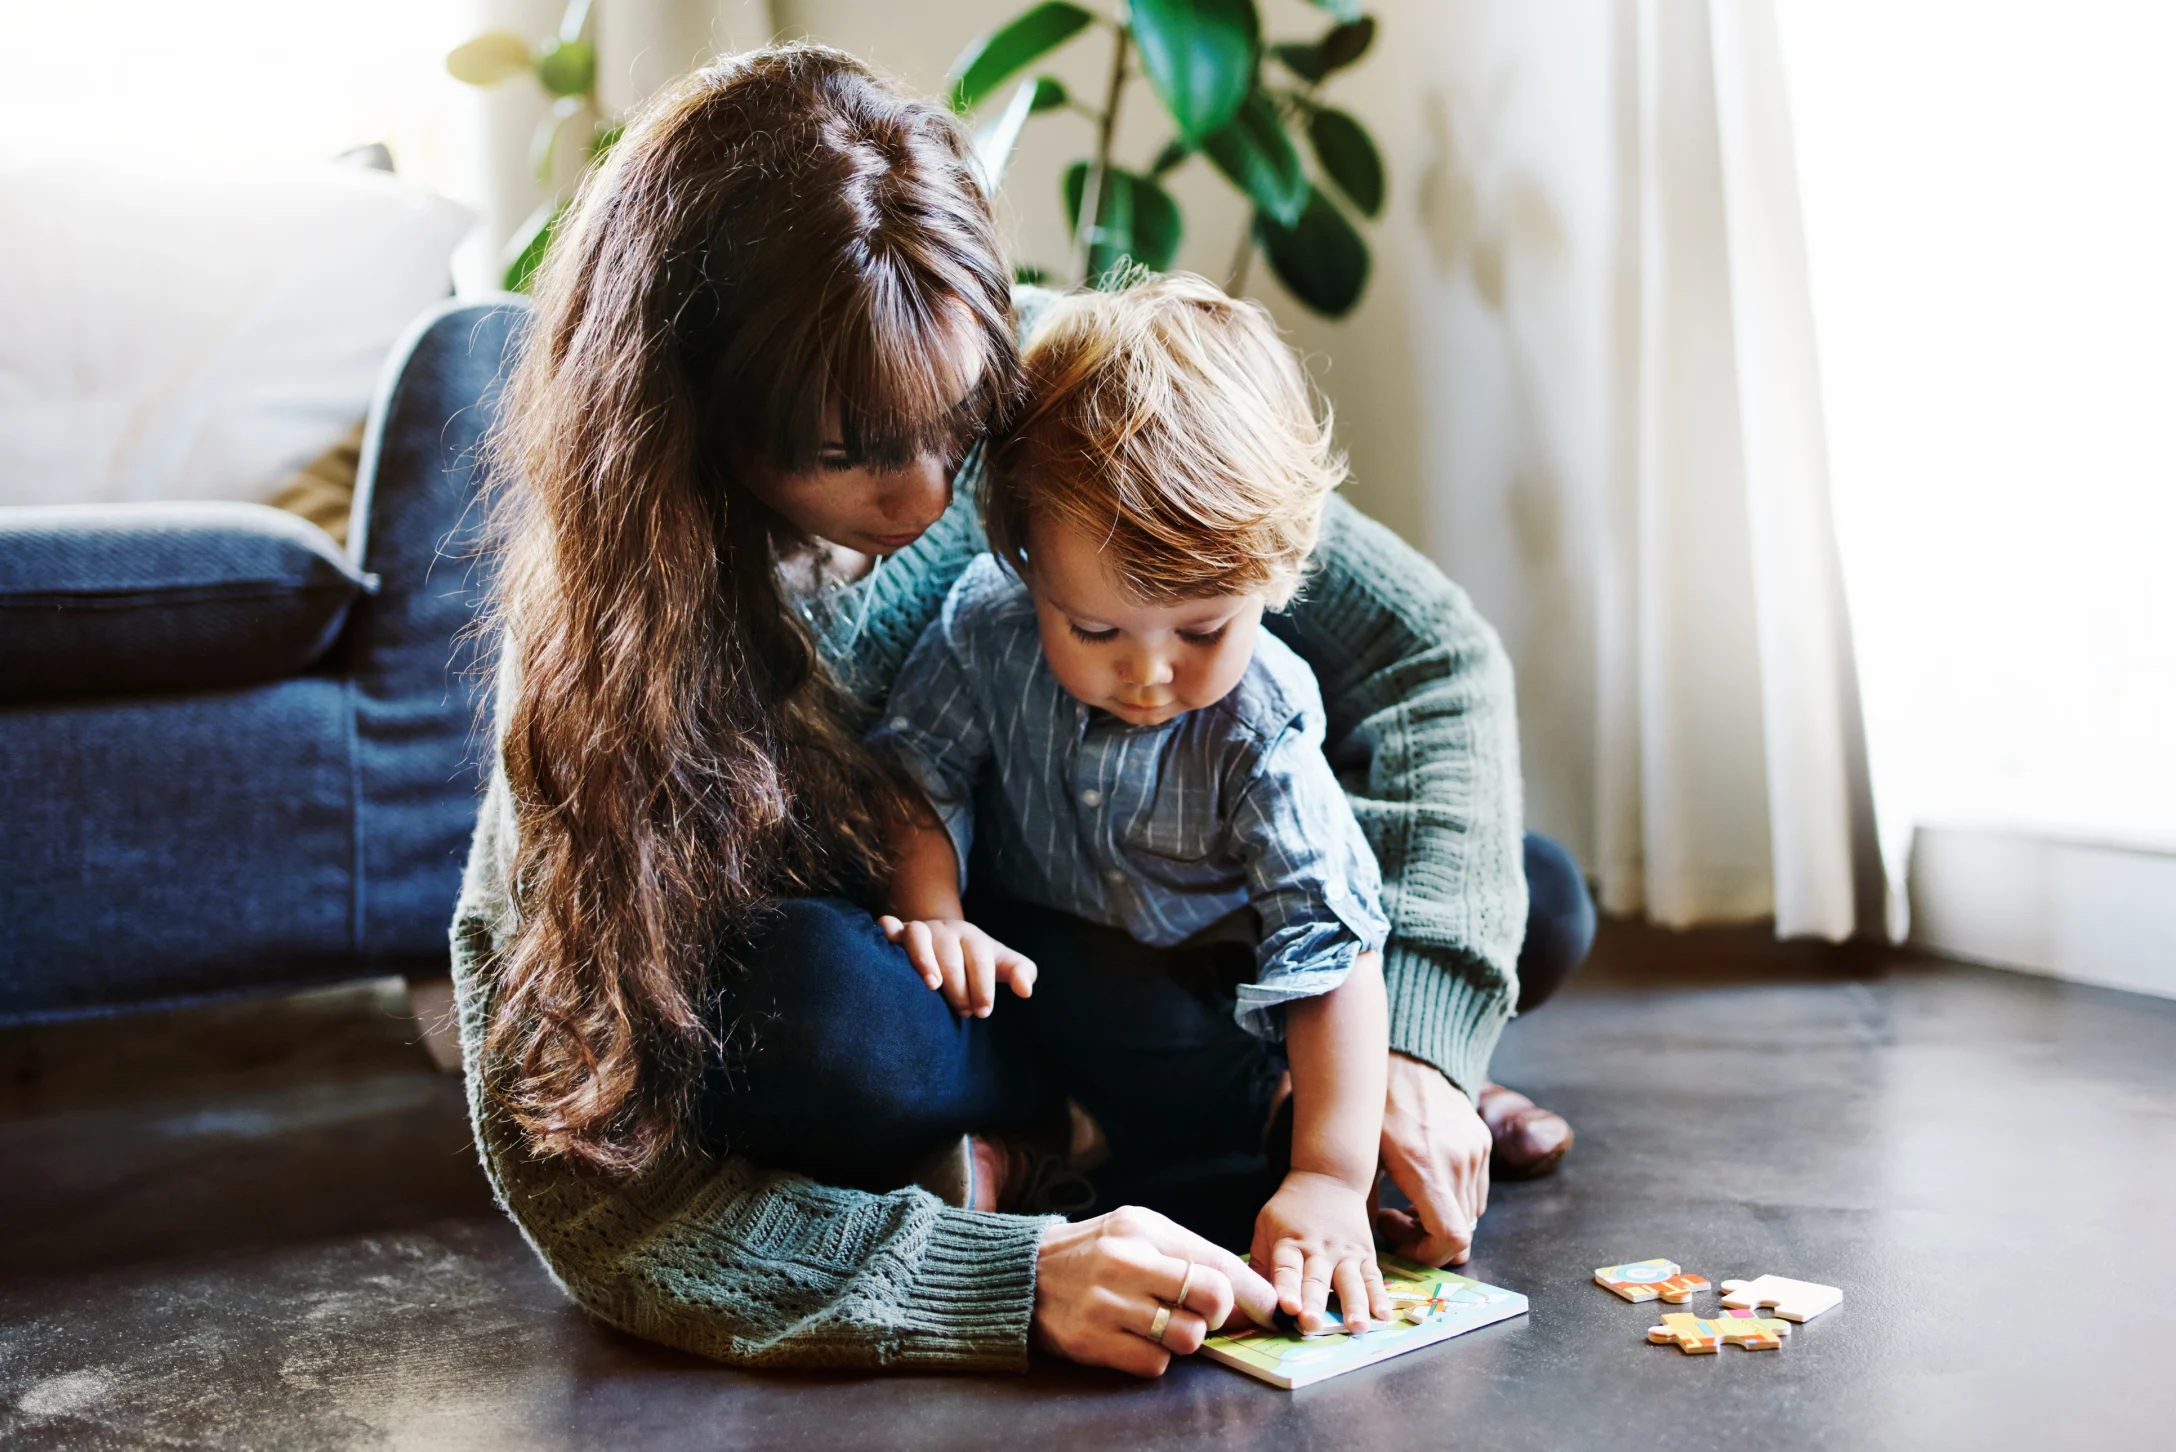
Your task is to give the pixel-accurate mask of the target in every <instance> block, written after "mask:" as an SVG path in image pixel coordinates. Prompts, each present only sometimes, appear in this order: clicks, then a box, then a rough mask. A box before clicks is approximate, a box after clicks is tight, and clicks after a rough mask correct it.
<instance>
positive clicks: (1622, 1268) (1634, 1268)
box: [1594, 1259, 1708, 1306]
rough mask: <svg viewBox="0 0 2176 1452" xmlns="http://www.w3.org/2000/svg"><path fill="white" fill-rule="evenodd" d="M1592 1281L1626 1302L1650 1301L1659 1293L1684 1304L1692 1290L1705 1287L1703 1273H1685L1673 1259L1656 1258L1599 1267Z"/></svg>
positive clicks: (1705, 1279) (1665, 1297) (1676, 1302)
mask: <svg viewBox="0 0 2176 1452" xmlns="http://www.w3.org/2000/svg"><path fill="white" fill-rule="evenodd" d="M1594 1283H1595V1284H1596V1285H1598V1286H1602V1287H1605V1288H1607V1289H1609V1290H1612V1291H1615V1292H1616V1293H1617V1294H1618V1295H1620V1296H1622V1297H1624V1298H1625V1299H1626V1300H1628V1301H1652V1300H1653V1299H1655V1297H1657V1296H1660V1297H1662V1299H1663V1300H1665V1301H1668V1302H1669V1303H1670V1304H1671V1305H1673V1306H1682V1305H1684V1304H1685V1301H1686V1298H1688V1297H1689V1296H1691V1295H1692V1293H1693V1292H1694V1291H1704V1290H1706V1289H1707V1288H1708V1278H1707V1277H1706V1276H1695V1275H1687V1274H1685V1273H1684V1272H1683V1271H1681V1270H1679V1269H1678V1264H1677V1262H1676V1261H1674V1260H1659V1259H1658V1260H1635V1261H1630V1262H1627V1263H1626V1264H1624V1265H1605V1266H1601V1267H1598V1268H1597V1269H1596V1270H1595V1272H1594Z"/></svg>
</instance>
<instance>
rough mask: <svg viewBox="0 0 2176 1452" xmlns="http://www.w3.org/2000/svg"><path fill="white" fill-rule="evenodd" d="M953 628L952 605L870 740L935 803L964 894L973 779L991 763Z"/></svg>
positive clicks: (919, 648) (904, 672) (918, 645)
mask: <svg viewBox="0 0 2176 1452" xmlns="http://www.w3.org/2000/svg"><path fill="white" fill-rule="evenodd" d="M951 623H952V611H951V609H950V607H949V603H948V606H947V608H946V609H945V610H944V611H943V612H942V613H940V614H939V615H938V617H937V618H936V619H935V620H933V621H931V622H930V624H929V628H928V629H926V630H924V631H923V632H922V638H921V639H920V640H918V641H916V642H915V645H914V649H913V651H912V652H911V653H909V654H908V656H907V661H906V664H905V665H903V666H901V667H900V670H899V678H898V682H897V684H895V685H894V686H893V687H892V694H891V699H890V700H888V701H887V702H885V705H884V713H883V715H882V716H880V717H879V718H878V719H877V724H876V725H875V726H874V727H872V728H871V729H870V731H869V734H868V736H867V737H866V740H867V742H868V746H869V749H870V750H871V751H873V752H875V753H876V754H877V755H878V756H879V757H882V758H885V759H887V760H890V761H893V762H896V763H897V764H898V765H899V766H900V767H901V768H902V769H903V770H904V771H905V772H906V773H907V775H909V776H910V777H912V778H913V779H914V781H915V783H916V784H917V785H919V786H920V787H921V789H922V792H923V795H925V796H927V797H928V798H929V804H930V806H931V807H932V808H934V809H935V811H936V813H937V818H938V820H939V821H941V822H942V823H944V830H945V833H946V835H947V836H949V837H951V839H952V850H953V852H954V853H955V854H956V855H957V856H958V858H959V872H960V891H962V892H965V891H966V890H967V853H968V849H969V848H971V847H972V846H973V845H974V840H975V820H974V800H975V781H976V779H977V778H978V777H979V776H980V775H981V774H982V772H983V770H984V768H985V767H986V766H987V765H988V764H989V760H990V732H989V727H988V725H987V724H986V723H985V722H984V721H983V719H982V713H981V711H980V710H979V709H978V708H977V705H976V702H975V698H974V694H973V689H972V686H971V684H970V675H969V672H968V667H967V663H966V662H965V661H963V660H962V659H961V658H960V654H959V651H958V649H957V647H956V645H955V642H954V640H953V638H952V631H951V629H950V626H951Z"/></svg>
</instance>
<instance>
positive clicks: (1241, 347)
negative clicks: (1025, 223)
mask: <svg viewBox="0 0 2176 1452" xmlns="http://www.w3.org/2000/svg"><path fill="white" fill-rule="evenodd" d="M1023 362H1024V363H1025V367H1026V386H1025V388H1024V390H1023V396H1022V401H1021V405H1020V407H1019V409H1018V410H1017V411H1016V413H1015V415H1014V422H1013V424H1012V426H1011V427H1010V428H1009V429H1008V430H1007V431H1006V433H1005V435H1004V437H1003V439H1002V440H1001V441H1000V442H998V443H997V444H996V445H995V446H994V447H993V449H992V450H991V453H990V458H989V463H988V467H987V469H986V470H985V473H984V477H983V486H982V488H983V494H982V506H983V517H984V524H985V526H986V528H987V529H988V530H989V535H990V546H991V548H992V549H993V550H994V551H995V552H996V553H997V556H998V558H999V559H1001V560H1004V561H1005V562H1006V563H1007V564H1009V565H1010V566H1011V567H1012V568H1013V570H1014V571H1015V572H1016V573H1018V574H1019V575H1020V576H1021V577H1022V578H1023V579H1026V578H1029V577H1030V574H1031V572H1032V564H1033V562H1032V561H1031V560H1030V559H1029V557H1028V548H1027V544H1028V525H1029V522H1030V521H1031V520H1033V519H1034V518H1035V517H1036V516H1038V515H1040V516H1043V517H1044V518H1046V519H1048V520H1050V521H1052V522H1055V523H1058V524H1062V525H1065V526H1068V527H1070V528H1073V529H1076V530H1078V531H1080V532H1081V533H1084V534H1087V535H1090V536H1092V537H1094V538H1096V539H1099V540H1101V541H1102V542H1103V548H1104V554H1105V558H1106V559H1108V560H1109V562H1110V564H1111V566H1112V568H1113V569H1114V570H1115V571H1116V572H1117V574H1118V576H1119V578H1120V579H1121V580H1123V581H1124V582H1125V584H1126V586H1127V587H1128V588H1129V589H1130V590H1132V591H1133V593H1135V594H1136V595H1137V596H1139V597H1140V598H1141V599H1143V600H1147V601H1154V602H1158V603H1162V602H1167V601H1173V600H1185V599H1195V598H1199V597H1202V596H1206V595H1243V594H1261V595H1264V596H1266V597H1267V599H1268V601H1269V604H1270V606H1271V608H1273V609H1274V608H1279V607H1282V606H1283V605H1285V604H1287V603H1288V602H1289V601H1290V600H1291V598H1292V596H1293V593H1294V592H1295V591H1297V590H1298V588H1299V584H1300V579H1301V575H1302V573H1303V572H1304V570H1305V567H1306V562H1307V556H1308V553H1309V551H1311V550H1312V549H1313V548H1314V546H1315V539H1316V536H1317V535H1318V534H1319V533H1320V532H1321V528H1322V510H1323V506H1324V504H1325V503H1327V501H1328V499H1329V495H1330V491H1331V490H1333V489H1335V488H1336V487H1337V486H1338V485H1339V484H1340V483H1342V482H1343V481H1344V478H1345V461H1344V458H1343V457H1342V456H1341V455H1339V454H1338V453H1337V452H1336V451H1335V450H1334V449H1333V448H1332V447H1331V443H1330V426H1329V417H1328V413H1329V411H1328V409H1327V407H1325V408H1324V410H1323V416H1322V417H1321V418H1320V419H1318V418H1317V417H1316V414H1315V409H1314V406H1313V400H1312V398H1311V396H1310V393H1309V390H1308V387H1307V380H1306V378H1305V376H1304V375H1303V374H1302V373H1301V371H1300V366H1299V361H1298V359H1296V358H1295V357H1294V356H1293V353H1292V350H1291V349H1290V348H1289V347H1287V346H1286V345H1285V343H1284V341H1283V340H1282V339H1280V338H1279V337H1278V336H1277V329H1276V325H1275V324H1274V323H1272V322H1271V321H1270V317H1269V313H1268V312H1267V311H1266V310H1265V309H1263V308H1262V307H1261V306H1260V305H1259V304H1257V303H1253V302H1247V301H1243V300H1238V299H1234V298H1231V297H1228V296H1226V295H1225V293H1224V292H1223V290H1222V289H1220V288H1218V287H1217V286H1216V285H1215V284H1213V283H1211V282H1208V281H1206V280H1205V279H1203V278H1200V277H1196V276H1194V275H1192V274H1190V273H1174V274H1172V275H1170V276H1165V277H1152V278H1149V279H1147V280H1144V281H1140V282H1137V283H1135V284H1134V285H1132V286H1130V287H1125V288H1122V289H1120V290H1118V291H1115V292H1086V293H1080V294H1077V295H1074V296H1071V297H1066V298H1061V299H1060V300H1058V301H1057V302H1056V303H1053V304H1052V305H1051V307H1050V310H1049V312H1048V313H1047V314H1046V315H1045V316H1044V317H1043V318H1042V319H1041V320H1040V321H1039V323H1038V324H1037V326H1036V329H1035V332H1034V334H1033V335H1032V336H1031V337H1030V338H1029V340H1028V344H1027V349H1026V355H1025V357H1024V359H1023Z"/></svg>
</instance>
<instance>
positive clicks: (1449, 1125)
mask: <svg viewBox="0 0 2176 1452" xmlns="http://www.w3.org/2000/svg"><path fill="white" fill-rule="evenodd" d="M1489 1146H1490V1139H1489V1132H1488V1126H1487V1125H1486V1124H1483V1123H1482V1122H1481V1116H1480V1114H1479V1112H1478V1111H1476V1110H1475V1109H1474V1107H1473V1101H1472V1100H1470V1099H1468V1098H1467V1097H1466V1096H1465V1095H1464V1094H1462V1093H1460V1092H1459V1091H1458V1089H1457V1087H1456V1086H1455V1085H1453V1084H1452V1083H1451V1081H1450V1080H1448V1079H1446V1078H1444V1077H1443V1074H1442V1072H1441V1071H1440V1070H1438V1069H1437V1068H1436V1067H1435V1066H1434V1065H1432V1064H1425V1063H1422V1062H1421V1061H1420V1060H1419V1059H1413V1058H1408V1057H1407V1056H1406V1055H1404V1054H1400V1053H1396V1052H1393V1053H1392V1054H1391V1056H1390V1086H1389V1090H1388V1092H1387V1093H1386V1094H1385V1095H1384V1102H1383V1166H1384V1168H1386V1169H1388V1170H1389V1171H1390V1178H1391V1179H1392V1180H1394V1181H1396V1182H1397V1186H1398V1188H1399V1189H1401V1190H1403V1191H1404V1192H1405V1196H1406V1198H1407V1199H1408V1200H1411V1201H1412V1202H1413V1210H1412V1213H1410V1214H1408V1213H1407V1212H1406V1211H1403V1210H1391V1209H1379V1210H1377V1211H1376V1212H1375V1223H1376V1228H1378V1229H1379V1230H1381V1231H1382V1233H1383V1238H1384V1239H1385V1240H1387V1241H1389V1242H1390V1244H1391V1246H1392V1248H1393V1249H1395V1250H1396V1251H1397V1252H1398V1254H1400V1255H1402V1256H1405V1257H1406V1258H1408V1259H1410V1260H1417V1261H1420V1262H1422V1263H1424V1264H1426V1265H1464V1264H1465V1263H1466V1258H1467V1257H1468V1256H1469V1255H1470V1254H1472V1251H1473V1230H1474V1226H1475V1225H1476V1224H1477V1223H1479V1221H1480V1219H1481V1214H1482V1212H1483V1211H1485V1210H1487V1209H1488V1156H1489Z"/></svg>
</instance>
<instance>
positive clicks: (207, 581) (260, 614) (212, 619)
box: [0, 502, 377, 701]
mask: <svg viewBox="0 0 2176 1452" xmlns="http://www.w3.org/2000/svg"><path fill="white" fill-rule="evenodd" d="M376 588H377V582H376V580H375V578H374V577H372V576H369V575H366V574H363V573H361V572H360V571H358V570H357V569H356V568H355V567H354V566H353V565H352V564H350V563H349V561H348V558H347V556H346V555H345V554H343V553H342V552H341V550H340V548H339V546H337V545H335V544H334V543H333V542H332V540H331V539H330V538H329V537H328V536H327V535H326V534H325V532H324V531H323V530H321V529H319V528H317V527H316V526H315V525H313V524H310V523H308V522H307V521H305V520H301V519H298V518H296V517H295V516H294V515H292V514H288V513H286V512H285V511H283V510H278V509H272V508H269V507H267V506H265V505H262V504H230V503H211V502H196V503H164V504H129V505H111V504H108V505H50V506H38V507H26V508H16V509H0V700H9V701H27V700H37V701H56V700H67V699H72V698H76V697H83V696H119V695H139V694H143V693H146V692H152V691H174V690H205V689H210V688H213V687H218V686H236V685H246V684H249V683H251V682H255V681H267V680H276V679H279V678H280V677H283V676H289V675H293V674H295V673H296V672H298V671H300V670H302V669H303V668H304V667H306V666H308V665H310V664H311V663H312V662H314V661H316V660H317V659H318V658H319V657H321V656H323V655H324V654H325V652H326V651H327V650H328V649H330V648H331V646H332V643H333V640H334V639H335V638H336V637H337V636H338V635H339V633H340V627H341V625H342V624H343V623H345V622H346V620H347V616H348V609H349V607H350V606H351V605H353V604H354V603H355V599H356V597H357V596H358V595H360V594H364V593H367V592H372V591H375V589H376Z"/></svg>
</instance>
